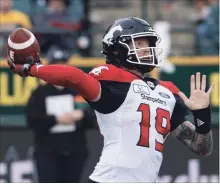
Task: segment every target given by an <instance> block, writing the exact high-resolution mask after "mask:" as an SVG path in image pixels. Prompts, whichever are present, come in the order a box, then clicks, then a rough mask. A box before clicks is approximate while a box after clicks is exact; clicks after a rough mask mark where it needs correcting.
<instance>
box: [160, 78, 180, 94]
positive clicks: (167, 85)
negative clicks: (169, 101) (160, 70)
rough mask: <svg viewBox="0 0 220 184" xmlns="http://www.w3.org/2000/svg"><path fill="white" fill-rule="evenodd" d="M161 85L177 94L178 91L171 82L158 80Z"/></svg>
mask: <svg viewBox="0 0 220 184" xmlns="http://www.w3.org/2000/svg"><path fill="white" fill-rule="evenodd" d="M159 84H160V85H161V86H164V87H165V88H167V89H169V90H170V91H171V92H172V93H173V94H178V92H179V91H180V90H179V89H178V88H177V87H176V86H175V85H174V84H173V83H172V82H169V81H160V83H159Z"/></svg>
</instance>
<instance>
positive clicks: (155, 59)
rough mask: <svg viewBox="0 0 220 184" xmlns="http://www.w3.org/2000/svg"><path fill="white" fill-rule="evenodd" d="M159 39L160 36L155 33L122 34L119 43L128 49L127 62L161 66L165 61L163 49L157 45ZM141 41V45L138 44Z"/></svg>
mask: <svg viewBox="0 0 220 184" xmlns="http://www.w3.org/2000/svg"><path fill="white" fill-rule="evenodd" d="M142 38H143V39H142ZM138 40H139V41H138ZM143 40H145V41H143ZM159 41H160V38H159V37H158V36H157V35H156V34H155V33H146V32H143V33H137V34H132V35H121V36H120V40H119V43H120V44H122V45H123V46H125V47H126V48H127V50H128V51H127V57H126V61H127V62H129V63H131V64H135V65H140V66H142V65H143V66H152V67H160V66H161V65H162V61H163V49H162V48H160V47H157V43H159ZM139 42H140V43H141V45H137V43H139Z"/></svg>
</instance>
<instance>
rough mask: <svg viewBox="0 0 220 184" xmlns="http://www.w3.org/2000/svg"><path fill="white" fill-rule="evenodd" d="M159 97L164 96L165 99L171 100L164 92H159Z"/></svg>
mask: <svg viewBox="0 0 220 184" xmlns="http://www.w3.org/2000/svg"><path fill="white" fill-rule="evenodd" d="M159 95H160V96H162V97H163V98H170V96H169V95H168V94H166V93H164V92H159Z"/></svg>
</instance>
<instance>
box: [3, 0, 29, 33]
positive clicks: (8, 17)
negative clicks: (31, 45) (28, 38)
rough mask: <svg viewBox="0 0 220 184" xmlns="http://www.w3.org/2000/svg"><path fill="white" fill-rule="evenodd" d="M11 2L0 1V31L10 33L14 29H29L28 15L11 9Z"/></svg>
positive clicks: (9, 0) (8, 0) (10, 0)
mask: <svg viewBox="0 0 220 184" xmlns="http://www.w3.org/2000/svg"><path fill="white" fill-rule="evenodd" d="M12 5H13V1H12V0H0V30H6V31H11V30H13V29H15V28H16V27H18V26H19V27H20V26H21V27H25V28H27V29H31V27H32V25H31V22H30V19H29V17H28V15H26V14H25V13H22V12H20V11H18V10H14V9H12Z"/></svg>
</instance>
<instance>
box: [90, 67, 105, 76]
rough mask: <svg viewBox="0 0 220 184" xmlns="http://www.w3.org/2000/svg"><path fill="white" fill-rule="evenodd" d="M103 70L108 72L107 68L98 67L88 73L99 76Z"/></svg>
mask: <svg viewBox="0 0 220 184" xmlns="http://www.w3.org/2000/svg"><path fill="white" fill-rule="evenodd" d="M103 69H105V70H109V68H108V67H107V66H99V67H97V68H94V69H93V70H92V71H91V72H89V73H93V74H94V75H99V74H100V73H101V72H102V70H103Z"/></svg>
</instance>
